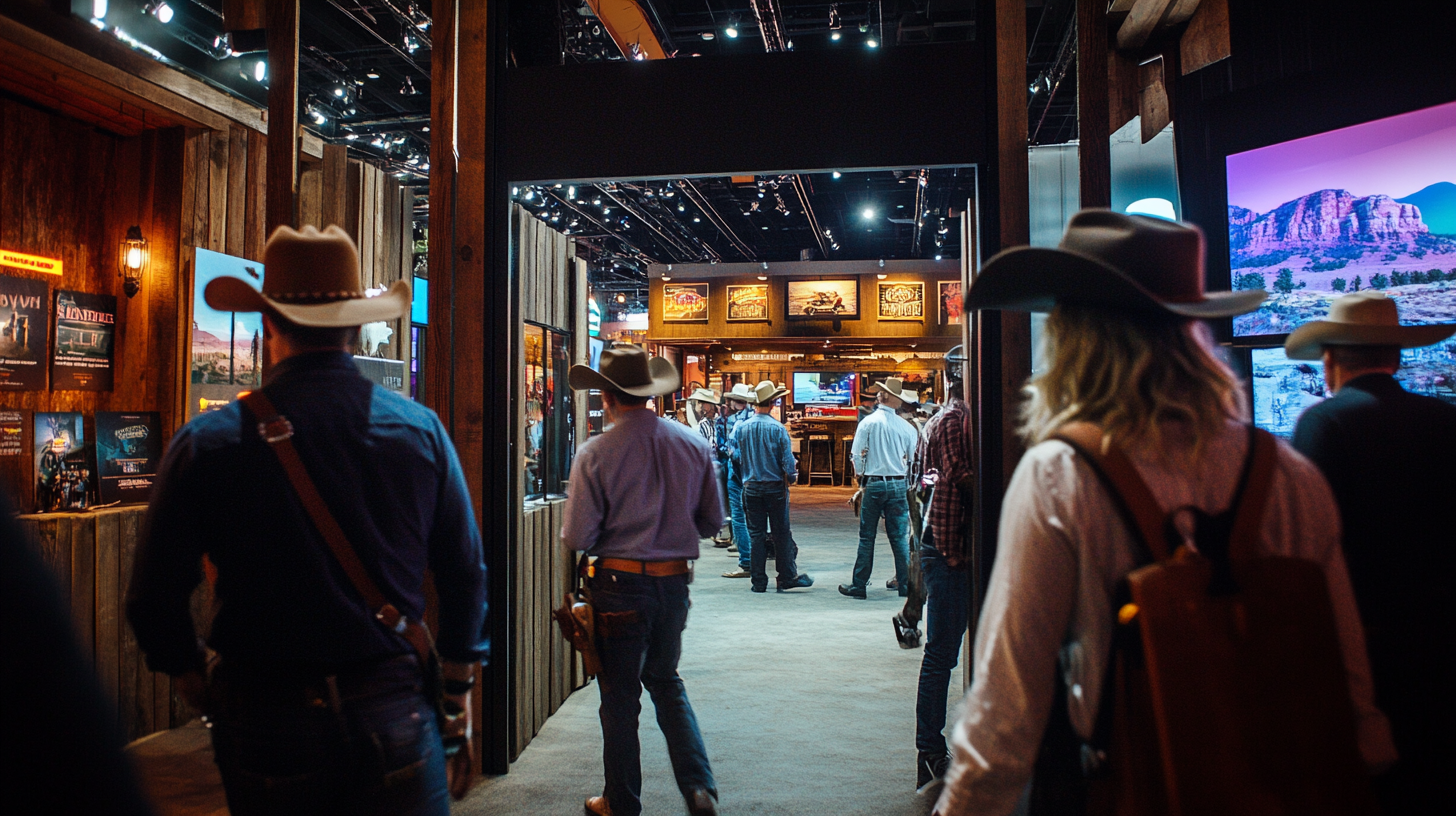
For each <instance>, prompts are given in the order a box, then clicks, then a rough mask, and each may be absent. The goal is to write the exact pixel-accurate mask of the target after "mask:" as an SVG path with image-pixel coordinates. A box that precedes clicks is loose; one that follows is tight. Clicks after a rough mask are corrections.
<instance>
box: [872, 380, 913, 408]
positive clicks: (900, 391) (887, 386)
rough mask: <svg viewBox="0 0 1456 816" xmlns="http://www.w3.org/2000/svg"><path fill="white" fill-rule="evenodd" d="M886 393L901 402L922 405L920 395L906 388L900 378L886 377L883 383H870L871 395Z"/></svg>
mask: <svg viewBox="0 0 1456 816" xmlns="http://www.w3.org/2000/svg"><path fill="white" fill-rule="evenodd" d="M877 391H884V392H885V393H886V394H889V395H890V396H892V397H894V398H895V399H897V400H899V401H901V402H913V403H915V404H917V405H918V404H919V403H920V393H919V392H917V391H915V390H913V389H910V388H906V387H905V383H904V382H903V381H901V380H900V378H899V377H886V378H885V381H884V382H882V383H870V393H871V394H873V393H875V392H877Z"/></svg>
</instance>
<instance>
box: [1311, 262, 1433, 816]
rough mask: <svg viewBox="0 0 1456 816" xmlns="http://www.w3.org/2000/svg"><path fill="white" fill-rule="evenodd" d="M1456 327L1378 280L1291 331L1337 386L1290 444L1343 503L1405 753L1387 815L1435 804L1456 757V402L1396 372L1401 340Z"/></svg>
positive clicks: (1379, 696)
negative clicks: (1413, 322) (1409, 314)
mask: <svg viewBox="0 0 1456 816" xmlns="http://www.w3.org/2000/svg"><path fill="white" fill-rule="evenodd" d="M1452 334H1456V325H1451V324H1446V325H1434V326H1402V325H1400V315H1399V313H1398V311H1397V309H1396V303H1395V301H1394V300H1393V299H1391V298H1388V297H1386V296H1385V294H1384V293H1382V292H1374V291H1370V292H1360V293H1358V294H1353V295H1345V296H1344V297H1341V298H1339V299H1337V300H1336V301H1335V302H1334V304H1333V305H1332V306H1331V307H1330V314H1329V317H1328V318H1326V319H1324V320H1315V321H1311V322H1309V323H1305V324H1304V325H1303V326H1300V327H1299V328H1297V329H1295V330H1294V332H1293V333H1292V334H1290V335H1289V338H1288V339H1287V340H1285V343H1284V352H1285V354H1286V355H1287V356H1288V357H1289V359H1291V360H1320V359H1322V360H1323V361H1324V370H1325V384H1326V385H1327V386H1328V388H1329V389H1330V391H1332V392H1334V397H1332V398H1330V399H1328V400H1325V401H1324V402H1322V403H1319V404H1318V405H1314V406H1311V407H1310V408H1309V409H1308V410H1306V411H1305V412H1304V415H1303V416H1301V417H1300V418H1299V424H1298V425H1297V426H1296V427H1295V429H1294V447H1295V449H1296V450H1298V451H1299V452H1300V453H1303V454H1304V455H1305V456H1308V457H1309V458H1310V460H1312V461H1313V462H1314V463H1315V465H1316V466H1318V467H1319V469H1320V471H1321V472H1322V473H1324V475H1325V478H1326V479H1328V480H1329V482H1330V487H1331V488H1332V489H1333V490H1334V493H1335V503H1336V504H1338V505H1339V507H1340V520H1341V522H1342V527H1343V529H1344V551H1345V560H1346V561H1348V562H1349V565H1350V581H1351V583H1353V584H1354V586H1355V598H1356V600H1357V601H1359V604H1360V616H1361V618H1362V619H1363V620H1364V622H1365V637H1366V639H1367V640H1368V642H1369V647H1370V668H1371V671H1372V672H1373V673H1374V676H1375V699H1376V701H1377V702H1378V704H1379V705H1380V708H1381V710H1383V711H1384V712H1385V713H1386V714H1387V715H1389V716H1390V723H1391V727H1392V729H1393V731H1394V733H1395V747H1396V749H1397V750H1398V751H1399V752H1400V762H1398V763H1397V764H1396V766H1395V767H1394V768H1392V769H1391V770H1390V772H1389V773H1387V774H1385V776H1384V778H1382V779H1379V780H1377V782H1376V794H1377V795H1378V796H1379V797H1380V798H1381V800H1382V802H1381V804H1382V806H1383V808H1384V810H1385V812H1386V813H1420V812H1432V811H1433V810H1438V809H1439V808H1438V807H1437V806H1436V803H1438V802H1440V801H1442V800H1444V799H1446V798H1448V796H1447V791H1446V789H1447V787H1448V783H1447V779H1448V777H1447V774H1449V773H1450V772H1451V768H1452V767H1453V765H1456V742H1453V741H1452V736H1451V735H1452V734H1453V733H1456V702H1453V698H1452V695H1451V690H1452V689H1453V688H1456V651H1453V649H1452V648H1451V647H1452V645H1453V644H1456V550H1453V549H1452V547H1451V546H1450V545H1449V543H1446V544H1442V543H1440V542H1443V541H1444V542H1450V541H1451V540H1452V534H1451V521H1450V513H1449V511H1448V509H1447V508H1448V506H1449V504H1450V502H1451V500H1452V498H1453V497H1456V464H1453V463H1456V406H1453V405H1450V404H1448V403H1445V402H1442V401H1441V400H1438V399H1435V398H1434V397H1424V396H1419V395H1416V394H1411V393H1408V392H1407V391H1406V390H1405V389H1404V388H1401V385H1400V383H1399V382H1397V381H1396V379H1395V376H1394V375H1395V372H1396V371H1397V370H1399V368H1400V350H1401V349H1403V348H1417V347H1420V346H1429V345H1432V344H1434V343H1439V342H1441V341H1442V340H1445V339H1446V338H1448V337H1451V336H1452ZM1438 644H1441V645H1438Z"/></svg>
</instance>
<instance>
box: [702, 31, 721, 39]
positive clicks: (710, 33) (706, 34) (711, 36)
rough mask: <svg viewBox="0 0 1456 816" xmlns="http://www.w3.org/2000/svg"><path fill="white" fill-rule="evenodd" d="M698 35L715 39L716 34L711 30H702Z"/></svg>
mask: <svg viewBox="0 0 1456 816" xmlns="http://www.w3.org/2000/svg"><path fill="white" fill-rule="evenodd" d="M698 36H700V37H702V38H703V39H705V40H712V39H716V38H717V36H718V35H717V34H714V33H713V32H711V31H704V32H703V33H702V34H699V35H698Z"/></svg>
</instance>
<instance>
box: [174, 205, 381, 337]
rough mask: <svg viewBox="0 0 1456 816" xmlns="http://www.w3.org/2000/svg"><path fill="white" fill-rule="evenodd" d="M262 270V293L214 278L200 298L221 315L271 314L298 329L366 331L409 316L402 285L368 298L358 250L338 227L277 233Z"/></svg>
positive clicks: (236, 280) (240, 282)
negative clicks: (360, 328) (370, 325)
mask: <svg viewBox="0 0 1456 816" xmlns="http://www.w3.org/2000/svg"><path fill="white" fill-rule="evenodd" d="M263 269H264V274H263V291H262V292H259V291H258V290H256V289H254V288H253V287H252V286H249V285H248V284H247V282H245V281H243V280H241V279H239V278H214V279H213V280H212V281H211V282H210V283H208V284H207V288H206V289H204V290H203V293H202V297H203V299H204V300H206V301H207V305H208V306H211V307H212V308H214V309H217V310H218V311H220V312H262V311H272V312H275V313H277V314H279V315H281V316H282V317H283V318H284V319H286V320H288V321H289V322H290V323H297V324H298V325H300V326H317V327H347V326H362V325H364V324H365V323H375V322H378V321H381V320H396V319H398V318H400V317H402V316H404V315H405V314H406V313H407V312H409V308H410V287H409V284H408V283H405V282H404V281H402V280H401V281H395V282H394V284H393V285H391V286H390V287H389V289H388V290H387V291H385V293H384V294H382V295H379V296H378V297H369V296H368V295H366V294H365V293H364V288H363V286H361V285H360V283H359V250H357V249H356V248H355V247H354V241H353V239H351V238H350V237H349V235H348V234H347V233H345V232H344V231H343V230H341V229H339V228H338V227H336V226H330V227H329V228H328V229H326V230H324V231H323V232H319V231H318V230H317V229H315V228H314V227H313V226H311V225H310V226H306V227H304V228H303V229H302V230H295V229H293V228H291V227H279V228H278V229H276V230H273V235H272V237H270V238H269V239H268V244H267V246H265V247H263Z"/></svg>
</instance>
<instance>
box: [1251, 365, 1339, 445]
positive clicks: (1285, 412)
mask: <svg viewBox="0 0 1456 816" xmlns="http://www.w3.org/2000/svg"><path fill="white" fill-rule="evenodd" d="M1252 356H1253V361H1252V362H1253V365H1252V372H1251V373H1252V374H1253V380H1254V424H1255V425H1257V426H1259V427H1260V428H1263V429H1264V430H1266V431H1268V432H1269V433H1272V434H1274V435H1275V436H1280V437H1283V438H1285V439H1289V438H1290V437H1292V436H1294V426H1295V424H1296V423H1298V422H1299V416H1300V414H1303V413H1304V411H1305V409H1306V408H1309V407H1310V406H1311V405H1315V404H1317V403H1319V402H1322V401H1323V400H1324V398H1325V367H1324V364H1323V363H1320V362H1319V361H1318V360H1312V361H1305V360H1291V359H1289V358H1288V357H1285V356H1284V349H1282V348H1266V349H1254V350H1253V352H1252Z"/></svg>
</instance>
